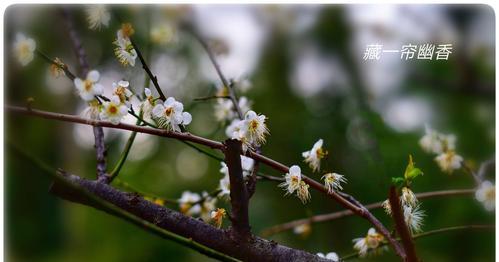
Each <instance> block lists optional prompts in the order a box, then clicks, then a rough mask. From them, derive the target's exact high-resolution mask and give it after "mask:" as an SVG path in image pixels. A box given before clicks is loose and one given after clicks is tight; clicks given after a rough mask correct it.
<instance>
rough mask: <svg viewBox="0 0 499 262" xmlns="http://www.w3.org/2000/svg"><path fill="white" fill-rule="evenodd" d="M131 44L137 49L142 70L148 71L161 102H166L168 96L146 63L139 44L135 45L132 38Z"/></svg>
mask: <svg viewBox="0 0 499 262" xmlns="http://www.w3.org/2000/svg"><path fill="white" fill-rule="evenodd" d="M130 42H131V43H132V46H133V49H135V51H136V52H137V56H138V57H139V60H140V63H141V64H142V68H143V69H144V71H146V73H147V75H148V76H149V78H150V79H151V81H152V83H153V85H154V88H156V91H158V95H159V98H160V99H161V100H163V101H165V100H166V96H165V94H163V91H161V87H160V86H159V83H158V78H157V77H156V76H155V75H154V74H153V73H152V72H151V69H150V68H149V66H148V65H147V62H146V60H145V58H144V56H143V55H142V53H141V52H140V49H139V47H138V46H137V44H136V43H135V41H133V39H132V37H130Z"/></svg>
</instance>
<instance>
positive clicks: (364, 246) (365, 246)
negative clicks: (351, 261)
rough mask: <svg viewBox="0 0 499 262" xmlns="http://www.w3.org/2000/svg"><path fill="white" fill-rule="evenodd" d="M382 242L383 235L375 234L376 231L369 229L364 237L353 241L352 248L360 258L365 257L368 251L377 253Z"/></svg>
mask: <svg viewBox="0 0 499 262" xmlns="http://www.w3.org/2000/svg"><path fill="white" fill-rule="evenodd" d="M383 241H384V237H383V235H381V234H379V233H378V232H376V229H374V228H370V229H369V231H368V232H367V235H366V236H365V237H361V238H356V239H354V240H353V242H354V246H353V248H354V249H355V250H357V252H358V253H359V256H360V257H365V256H366V255H367V254H368V252H369V251H377V249H378V247H379V246H380V244H381V243H382V242H383Z"/></svg>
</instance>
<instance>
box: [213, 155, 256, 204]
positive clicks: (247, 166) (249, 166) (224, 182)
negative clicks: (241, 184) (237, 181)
mask: <svg viewBox="0 0 499 262" xmlns="http://www.w3.org/2000/svg"><path fill="white" fill-rule="evenodd" d="M254 164H255V161H254V160H253V159H252V158H249V157H245V156H241V167H242V169H243V179H247V178H248V177H249V176H250V175H251V173H252V172H253V166H254ZM220 165H221V168H220V173H222V174H223V175H224V176H223V178H222V179H220V182H219V189H220V190H221V192H220V196H221V197H224V198H226V199H229V198H230V177H229V168H228V167H227V164H225V162H221V163H220Z"/></svg>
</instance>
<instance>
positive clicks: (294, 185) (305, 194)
mask: <svg viewBox="0 0 499 262" xmlns="http://www.w3.org/2000/svg"><path fill="white" fill-rule="evenodd" d="M284 180H285V181H284V182H282V183H281V184H279V187H282V188H283V189H284V190H285V191H286V194H285V195H291V194H293V193H295V192H296V196H297V197H298V198H299V199H300V200H301V202H302V203H303V204H305V203H307V202H308V201H310V198H311V196H310V192H309V191H308V188H309V187H310V186H309V185H308V184H307V183H305V181H303V180H302V176H301V168H300V167H299V166H297V165H293V166H291V167H290V168H289V171H288V173H286V175H285V176H284Z"/></svg>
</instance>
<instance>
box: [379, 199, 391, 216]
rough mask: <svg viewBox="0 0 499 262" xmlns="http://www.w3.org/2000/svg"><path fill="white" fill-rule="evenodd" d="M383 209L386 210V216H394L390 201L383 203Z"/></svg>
mask: <svg viewBox="0 0 499 262" xmlns="http://www.w3.org/2000/svg"><path fill="white" fill-rule="evenodd" d="M381 207H382V208H383V209H384V210H385V212H386V214H388V215H389V216H391V215H392V205H390V200H388V199H387V200H385V201H383V203H381Z"/></svg>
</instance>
